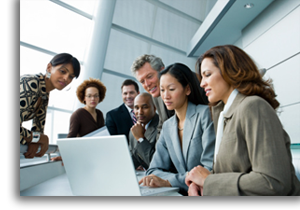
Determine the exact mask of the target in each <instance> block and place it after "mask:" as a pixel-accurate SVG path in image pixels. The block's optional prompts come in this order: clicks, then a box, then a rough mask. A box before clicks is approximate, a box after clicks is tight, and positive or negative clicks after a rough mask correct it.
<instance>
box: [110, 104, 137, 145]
mask: <svg viewBox="0 0 300 210" xmlns="http://www.w3.org/2000/svg"><path fill="white" fill-rule="evenodd" d="M105 125H106V127H107V129H108V131H109V133H110V135H120V134H124V135H125V136H126V138H127V142H129V140H128V139H129V138H128V136H129V131H130V128H131V127H132V126H133V121H132V118H131V116H130V114H129V112H128V109H127V108H126V106H125V104H124V103H123V104H122V105H121V106H119V107H118V108H115V109H113V110H111V111H109V112H107V113H106V119H105Z"/></svg>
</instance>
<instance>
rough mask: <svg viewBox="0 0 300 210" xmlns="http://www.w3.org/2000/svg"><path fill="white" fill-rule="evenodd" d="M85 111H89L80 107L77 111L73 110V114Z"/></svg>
mask: <svg viewBox="0 0 300 210" xmlns="http://www.w3.org/2000/svg"><path fill="white" fill-rule="evenodd" d="M85 112H87V111H86V110H85V109H84V108H78V109H77V110H76V111H75V112H73V114H72V115H79V114H82V113H85Z"/></svg>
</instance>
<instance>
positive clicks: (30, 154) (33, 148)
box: [24, 143, 39, 158]
mask: <svg viewBox="0 0 300 210" xmlns="http://www.w3.org/2000/svg"><path fill="white" fill-rule="evenodd" d="M38 148H39V145H38V144H36V143H29V144H28V148H27V152H25V153H24V156H25V158H34V156H35V154H36V152H37V151H38Z"/></svg>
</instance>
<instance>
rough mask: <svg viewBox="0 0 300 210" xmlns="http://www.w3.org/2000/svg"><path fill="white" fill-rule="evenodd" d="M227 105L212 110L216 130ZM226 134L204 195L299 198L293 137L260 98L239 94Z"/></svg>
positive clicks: (205, 183)
mask: <svg viewBox="0 0 300 210" xmlns="http://www.w3.org/2000/svg"><path fill="white" fill-rule="evenodd" d="M223 108H224V104H223V103H222V102H220V103H219V104H218V105H216V106H215V107H213V109H212V112H213V120H214V126H215V131H216V128H217V123H218V122H217V120H218V117H219V113H220V111H221V110H223ZM224 117H225V123H224V133H223V138H222V141H221V144H220V149H219V152H218V155H217V157H216V163H215V164H214V167H213V174H211V175H209V176H208V177H207V178H206V180H205V182H204V186H203V190H204V192H203V194H204V195H213V196H218V195H225V196H227V195H300V183H299V180H298V179H297V177H296V175H295V170H294V167H293V165H292V158H291V152H290V138H289V136H288V134H287V133H286V132H285V130H284V129H283V127H282V125H281V123H280V120H279V118H278V116H277V114H276V112H275V110H274V109H273V108H272V107H271V106H270V105H269V103H268V102H267V101H265V100H264V99H262V98H261V97H258V96H247V97H246V96H245V95H242V94H240V93H239V94H238V95H237V96H236V98H235V100H234V102H233V104H232V105H231V107H230V108H229V110H228V111H227V113H226V114H225V115H224Z"/></svg>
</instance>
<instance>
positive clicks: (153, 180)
mask: <svg viewBox="0 0 300 210" xmlns="http://www.w3.org/2000/svg"><path fill="white" fill-rule="evenodd" d="M139 184H143V185H144V186H148V187H172V185H171V184H170V182H169V181H168V180H164V179H162V178H160V177H158V176H155V175H153V174H150V175H149V176H145V177H143V178H142V179H141V180H140V181H139Z"/></svg>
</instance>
